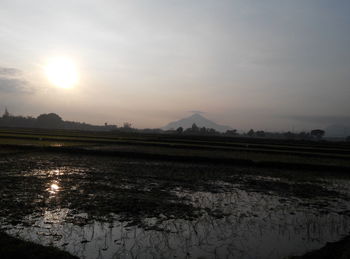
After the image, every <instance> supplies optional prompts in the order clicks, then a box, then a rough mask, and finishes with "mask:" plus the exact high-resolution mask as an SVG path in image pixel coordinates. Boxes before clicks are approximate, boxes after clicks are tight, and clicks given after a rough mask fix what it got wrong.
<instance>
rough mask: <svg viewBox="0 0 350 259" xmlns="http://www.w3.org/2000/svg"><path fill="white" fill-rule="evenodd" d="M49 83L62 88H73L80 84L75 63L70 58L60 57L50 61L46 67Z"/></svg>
mask: <svg viewBox="0 0 350 259" xmlns="http://www.w3.org/2000/svg"><path fill="white" fill-rule="evenodd" d="M45 72H46V76H47V78H48V79H49V81H50V82H51V83H52V84H53V85H55V86H57V87H61V88H71V87H73V86H74V85H76V84H77V83H78V72H77V69H76V66H75V64H74V62H73V61H72V60H71V59H69V58H64V57H59V58H55V59H52V60H50V61H49V62H48V63H47V65H46V66H45Z"/></svg>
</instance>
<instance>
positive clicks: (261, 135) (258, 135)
mask: <svg viewBox="0 0 350 259" xmlns="http://www.w3.org/2000/svg"><path fill="white" fill-rule="evenodd" d="M255 134H256V136H257V137H261V138H262V137H265V131H263V130H258V131H257V132H255Z"/></svg>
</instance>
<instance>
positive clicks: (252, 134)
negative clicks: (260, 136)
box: [247, 129, 255, 137]
mask: <svg viewBox="0 0 350 259" xmlns="http://www.w3.org/2000/svg"><path fill="white" fill-rule="evenodd" d="M247 135H248V136H249V137H253V136H254V135H255V132H254V130H253V129H250V130H249V131H248V133H247Z"/></svg>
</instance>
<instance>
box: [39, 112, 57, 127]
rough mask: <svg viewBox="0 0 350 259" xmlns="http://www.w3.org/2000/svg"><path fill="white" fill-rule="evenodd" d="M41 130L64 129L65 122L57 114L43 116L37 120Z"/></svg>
mask: <svg viewBox="0 0 350 259" xmlns="http://www.w3.org/2000/svg"><path fill="white" fill-rule="evenodd" d="M36 126H37V127H39V128H50V129H59V128H63V120H62V118H61V117H60V116H58V115H57V114H56V113H49V114H41V115H39V116H38V118H37V119H36Z"/></svg>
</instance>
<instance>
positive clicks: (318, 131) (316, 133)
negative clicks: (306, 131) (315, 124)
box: [310, 129, 326, 139]
mask: <svg viewBox="0 0 350 259" xmlns="http://www.w3.org/2000/svg"><path fill="white" fill-rule="evenodd" d="M325 133H326V132H325V131H324V130H321V129H314V130H311V132H310V134H311V136H312V137H315V138H316V139H321V138H322V137H323V136H324V134H325Z"/></svg>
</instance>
